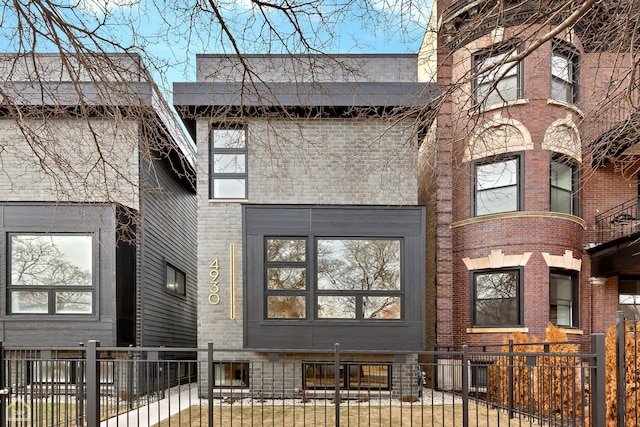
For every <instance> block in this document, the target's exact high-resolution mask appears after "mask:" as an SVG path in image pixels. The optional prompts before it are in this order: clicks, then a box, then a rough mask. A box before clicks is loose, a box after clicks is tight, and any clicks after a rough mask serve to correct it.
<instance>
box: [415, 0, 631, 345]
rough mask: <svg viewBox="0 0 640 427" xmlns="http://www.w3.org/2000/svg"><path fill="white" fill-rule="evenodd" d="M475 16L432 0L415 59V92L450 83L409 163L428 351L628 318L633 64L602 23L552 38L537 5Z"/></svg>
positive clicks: (474, 5)
mask: <svg viewBox="0 0 640 427" xmlns="http://www.w3.org/2000/svg"><path fill="white" fill-rule="evenodd" d="M489 3H490V2H483V1H480V2H477V1H467V0H459V1H450V0H438V1H435V2H434V3H433V19H432V22H431V26H432V28H433V29H435V28H437V33H436V32H435V31H433V32H428V34H427V37H426V38H425V41H424V44H423V46H422V50H421V58H423V59H424V60H423V61H421V71H420V80H421V81H424V82H438V83H441V84H442V85H443V86H444V87H447V86H449V85H451V84H454V83H457V82H458V83H460V84H459V87H458V88H457V90H455V91H454V92H453V94H452V96H451V97H449V98H448V99H447V101H446V102H445V104H444V105H443V107H442V109H441V110H440V113H439V115H438V118H437V120H436V122H435V124H434V126H433V127H432V129H431V130H430V132H429V136H428V138H427V139H426V140H425V142H424V143H423V144H422V146H421V153H420V159H421V161H420V162H421V164H422V165H425V166H424V167H423V168H422V169H421V183H420V185H421V199H420V200H421V203H423V204H425V205H426V206H427V218H431V219H433V221H430V222H429V223H428V228H427V236H428V237H427V243H428V246H427V256H428V262H427V271H429V272H433V274H429V275H427V314H428V321H427V328H428V329H427V335H428V346H429V347H434V346H439V347H446V346H460V345H461V344H463V343H467V344H472V345H473V344H486V343H502V342H504V340H505V339H506V338H508V337H509V336H510V335H511V334H512V333H513V332H525V333H530V334H532V335H533V336H536V337H544V333H545V330H546V328H547V326H548V325H549V324H554V325H556V326H558V327H560V328H561V329H562V330H564V331H565V332H566V333H567V335H568V336H569V338H572V337H573V338H576V337H580V336H582V335H586V334H590V333H593V332H605V331H606V329H607V328H608V327H609V326H611V325H613V324H615V319H616V311H618V310H619V309H622V310H623V311H626V313H627V314H628V315H630V316H631V317H634V316H636V317H637V315H638V310H637V307H636V303H637V302H638V292H639V291H640V288H639V287H638V283H640V282H639V281H638V278H639V276H638V273H639V272H640V270H638V265H637V262H636V258H635V257H634V256H635V254H637V252H638V249H637V240H638V236H639V235H638V231H640V230H639V229H638V227H637V226H638V220H637V218H638V217H639V215H638V210H637V206H638V194H639V192H638V191H639V188H640V187H639V186H638V182H639V175H638V172H637V171H638V168H637V164H638V163H637V162H638V157H637V150H634V145H635V144H636V143H637V142H638V141H637V136H635V137H634V136H633V134H632V133H629V127H628V126H625V125H627V124H628V123H629V119H630V118H633V117H634V116H637V112H634V111H637V106H638V102H637V101H638V85H637V82H635V83H634V82H629V79H631V78H633V77H632V76H633V75H635V74H634V73H633V72H632V70H633V67H634V66H635V65H634V62H633V58H632V54H631V52H629V51H621V50H620V48H621V46H625V44H624V43H621V40H618V41H617V42H606V40H602V39H598V38H597V37H595V35H597V34H598V29H597V28H595V27H594V26H593V24H594V23H598V25H601V27H599V28H600V30H602V29H603V28H606V26H607V25H608V24H607V22H608V21H607V20H608V19H613V18H611V17H610V16H614V15H615V14H613V15H609V14H608V12H607V11H605V10H604V9H602V8H600V7H595V8H593V10H592V11H591V12H589V13H590V14H602V16H601V17H599V18H598V19H595V20H594V19H591V18H593V15H587V17H586V18H587V19H588V22H590V23H591V24H592V25H590V26H587V25H583V24H581V22H586V20H587V19H585V20H584V21H578V23H577V24H576V25H573V26H572V27H570V28H567V29H558V31H555V30H556V29H557V28H556V27H554V23H549V22H547V23H542V22H540V23H539V24H532V22H535V19H536V17H540V16H544V14H543V13H542V11H541V10H540V9H539V8H540V7H541V5H540V4H539V3H538V2H526V1H508V2H501V4H502V6H504V7H502V6H501V7H495V8H493V7H491V5H490V4H489ZM478 14H481V15H478ZM478 16H482V17H485V18H487V20H486V21H484V23H483V24H479V22H481V21H480V20H479V18H478ZM436 34H437V36H436ZM549 35H551V36H549ZM543 36H545V37H547V36H548V38H545V39H543ZM630 45H631V44H630V43H628V44H626V46H630ZM525 52H526V54H523V53H525ZM521 54H522V55H521ZM519 55H521V56H519ZM636 65H637V64H636ZM636 78H637V77H636ZM624 90H628V92H627V93H626V95H628V96H627V97H626V98H625V97H624V96H622V91H624ZM434 158H437V162H434V161H432V160H433V159H434ZM427 165H435V169H434V170H431V169H429V167H427ZM429 236H433V239H431V238H430V237H429ZM429 313H432V314H431V315H430V316H429Z"/></svg>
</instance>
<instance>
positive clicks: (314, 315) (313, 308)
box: [264, 235, 406, 322]
mask: <svg viewBox="0 0 640 427" xmlns="http://www.w3.org/2000/svg"><path fill="white" fill-rule="evenodd" d="M264 239H265V243H264V247H265V251H266V250H267V241H268V240H272V239H295V240H304V241H305V242H306V259H305V261H269V260H267V254H266V252H265V255H264V259H265V261H264V268H265V272H264V275H265V284H264V292H265V301H264V304H265V306H264V313H265V320H268V321H274V320H275V321H287V322H288V321H295V320H303V319H308V320H313V321H318V322H345V321H346V322H349V321H358V322H398V321H402V320H404V306H405V298H406V294H405V285H404V262H403V261H404V249H403V247H404V244H403V239H402V238H396V237H389V236H385V237H380V236H366V237H362V236H357V237H356V236H349V237H347V236H280V235H278V236H265V238H264ZM318 240H392V241H399V242H400V289H399V290H397V291H392V290H385V291H380V290H351V291H344V292H343V291H335V290H326V289H319V288H318V274H317V272H318V265H317V263H318V256H317V254H318V250H317V249H318ZM274 267H283V268H288V267H291V268H302V267H304V268H305V271H306V286H305V290H304V291H300V290H270V289H268V283H267V280H266V278H267V271H268V269H269V268H274ZM268 296H304V297H305V298H306V312H305V317H304V318H303V319H300V318H276V317H268V307H267V305H268V300H267V297H268ZM319 296H353V297H355V298H356V306H355V309H356V318H355V319H339V318H318V297H319ZM364 297H398V298H400V313H401V314H400V319H364V318H363V313H362V308H361V307H362V304H361V303H362V299H363V298H364Z"/></svg>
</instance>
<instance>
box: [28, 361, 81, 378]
mask: <svg viewBox="0 0 640 427" xmlns="http://www.w3.org/2000/svg"><path fill="white" fill-rule="evenodd" d="M32 363H33V371H32V374H31V379H32V381H33V382H34V383H39V382H46V383H51V382H52V383H64V382H68V381H70V380H71V371H72V368H73V364H72V361H70V360H37V361H33V362H32Z"/></svg>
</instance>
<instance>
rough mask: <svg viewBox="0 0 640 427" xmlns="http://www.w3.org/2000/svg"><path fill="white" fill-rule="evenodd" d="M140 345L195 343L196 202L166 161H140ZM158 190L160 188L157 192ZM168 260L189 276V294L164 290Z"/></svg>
mask: <svg viewBox="0 0 640 427" xmlns="http://www.w3.org/2000/svg"><path fill="white" fill-rule="evenodd" d="M140 171H141V188H142V189H143V190H144V189H151V191H141V194H140V215H141V217H142V222H141V224H142V225H141V226H139V227H138V292H139V301H140V307H139V313H140V314H139V316H140V318H139V324H140V326H139V328H140V331H139V334H140V336H139V341H140V342H138V344H139V345H146V346H160V345H163V346H180V347H190V346H196V345H197V332H196V328H197V281H196V274H197V268H196V267H197V253H196V250H197V249H196V245H197V234H196V225H197V212H196V207H197V200H196V195H195V194H194V193H193V191H192V190H191V188H190V187H189V185H188V183H187V182H185V181H180V180H177V179H176V178H175V174H174V173H173V171H172V169H171V167H170V165H169V164H168V162H166V161H163V160H154V161H153V163H152V164H151V165H149V164H148V163H146V161H145V159H144V158H142V159H141V168H140ZM154 189H160V191H158V190H154ZM165 262H169V263H170V264H172V265H173V266H174V267H176V268H178V269H180V270H182V271H184V272H185V273H186V281H187V283H186V296H185V297H180V296H178V295H175V294H173V293H170V292H167V291H166V285H165Z"/></svg>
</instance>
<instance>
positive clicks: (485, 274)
mask: <svg viewBox="0 0 640 427" xmlns="http://www.w3.org/2000/svg"><path fill="white" fill-rule="evenodd" d="M520 276H521V274H520V270H519V269H517V270H496V271H479V272H475V273H474V274H473V283H472V287H473V307H472V314H473V325H474V326H480V327H485V326H520V325H521V323H522V305H521V301H520V298H521V297H520V295H521V292H520V289H521V284H520Z"/></svg>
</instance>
